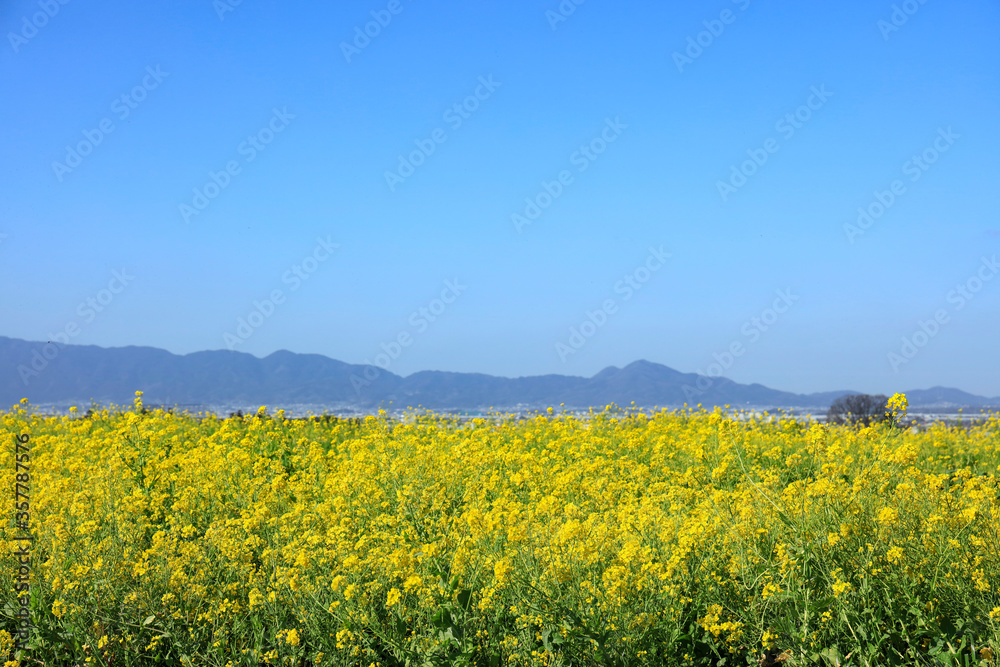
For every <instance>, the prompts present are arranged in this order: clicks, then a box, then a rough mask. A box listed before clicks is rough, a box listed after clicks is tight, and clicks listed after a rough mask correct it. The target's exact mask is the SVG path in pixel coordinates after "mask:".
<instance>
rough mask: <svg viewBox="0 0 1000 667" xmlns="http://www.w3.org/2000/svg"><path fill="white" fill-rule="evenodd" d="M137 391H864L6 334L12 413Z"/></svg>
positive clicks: (1, 369)
mask: <svg viewBox="0 0 1000 667" xmlns="http://www.w3.org/2000/svg"><path fill="white" fill-rule="evenodd" d="M46 355H48V356H46ZM366 371H367V375H366ZM375 371H377V372H375ZM137 389H138V390H142V391H143V392H144V398H145V401H146V402H147V403H149V404H164V405H173V404H203V405H207V404H247V405H269V406H275V407H280V406H281V405H288V404H292V403H313V404H328V405H329V404H341V405H353V406H357V407H359V408H373V407H376V406H381V405H387V404H388V403H390V402H391V403H392V404H393V406H394V407H397V408H402V407H409V406H413V407H415V406H418V405H419V406H423V407H425V408H433V409H460V410H461V409H469V410H471V409H483V408H490V407H493V408H510V407H515V406H525V407H533V408H537V407H547V406H557V405H559V404H561V403H562V404H565V405H566V406H567V407H570V408H587V407H595V408H602V407H604V406H605V405H608V404H610V403H616V404H618V405H621V406H627V405H630V404H631V403H632V402H635V404H636V405H639V406H660V407H679V406H681V405H683V404H684V403H687V404H688V405H692V406H693V405H696V404H698V403H701V404H702V405H704V406H706V407H710V406H714V405H731V406H734V407H735V406H753V407H774V406H781V407H802V408H825V407H826V406H828V405H829V404H830V403H831V402H832V401H833V400H834V399H836V398H837V397H838V396H841V395H843V394H847V393H855V392H852V391H847V390H844V391H832V392H817V393H814V394H795V393H791V392H785V391H780V390H777V389H771V388H769V387H765V386H763V385H760V384H739V383H736V382H733V381H732V380H729V379H727V378H708V377H705V376H699V375H697V374H694V373H682V372H680V371H677V370H674V369H672V368H669V367H667V366H663V365H661V364H656V363H652V362H649V361H643V360H640V361H635V362H633V363H631V364H629V365H628V366H625V367H624V368H618V367H616V366H609V367H608V368H605V369H604V370H602V371H600V372H599V373H597V374H596V375H594V376H593V377H590V378H584V377H579V376H570V375H539V376H530V377H518V378H505V377H497V376H492V375H485V374H481V373H452V372H446V371H420V372H417V373H413V374H412V375H409V376H407V377H401V376H399V375H396V374H394V373H390V372H388V371H385V370H382V369H377V368H375V367H372V366H365V365H358V364H348V363H345V362H342V361H337V360H336V359H331V358H329V357H325V356H323V355H318V354H296V353H293V352H289V351H287V350H279V351H277V352H274V353H272V354H270V355H268V356H267V357H264V358H263V359H261V358H258V357H254V356H253V355H251V354H247V353H244V352H233V351H229V350H212V351H203V352H194V353H191V354H186V355H175V354H173V353H171V352H167V351H166V350H161V349H158V348H152V347H137V346H128V347H118V348H102V347H97V346H94V345H56V344H52V343H49V344H46V343H43V342H30V341H25V340H20V339H15V338H7V337H3V336H0V405H12V404H13V403H16V402H17V401H18V400H20V399H21V398H22V397H26V398H28V399H29V400H30V401H31V402H32V403H35V404H65V403H77V404H80V405H88V404H89V403H90V402H91V400H94V401H97V402H99V403H109V402H114V403H124V404H127V403H130V402H131V400H132V398H133V396H134V392H135V391H136V390H137ZM906 394H907V396H908V397H909V400H910V405H911V406H913V407H948V408H954V407H963V406H964V407H969V408H978V407H988V406H1000V398H986V397H982V396H975V395H973V394H969V393H967V392H964V391H961V390H959V389H951V388H947V387H932V388H930V389H923V390H911V391H907V392H906Z"/></svg>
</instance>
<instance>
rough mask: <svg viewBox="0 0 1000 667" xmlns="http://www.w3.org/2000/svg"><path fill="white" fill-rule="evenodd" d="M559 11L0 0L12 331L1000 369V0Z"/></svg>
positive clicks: (468, 366) (687, 364)
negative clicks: (733, 349)
mask: <svg viewBox="0 0 1000 667" xmlns="http://www.w3.org/2000/svg"><path fill="white" fill-rule="evenodd" d="M46 7H48V11H49V13H50V14H52V16H47V15H45V14H44V12H45V8H46ZM559 7H560V4H559V2H557V1H556V0H548V1H541V2H518V3H501V2H497V1H493V2H489V1H482V2H474V3H466V4H461V3H459V4H454V3H451V4H449V5H447V6H444V5H440V4H435V3H430V2H416V1H413V0H398V2H388V0H385V1H383V0H377V1H366V2H352V3H328V4H326V3H324V4H319V3H313V4H311V5H305V6H303V5H301V4H297V3H291V4H282V5H274V4H273V3H264V2H259V1H258V0H243V1H242V2H241V3H240V4H238V5H232V6H229V5H224V4H223V0H220V1H219V2H216V3H214V4H213V2H212V0H198V1H189V0H178V1H177V2H171V3H103V4H102V3H86V2H80V1H79V0H71V1H69V2H68V3H67V4H58V2H56V0H52V2H51V6H48V5H46V2H45V1H44V0H43V2H42V3H39V2H38V0H35V1H27V0H16V1H14V2H7V3H4V4H3V7H2V8H0V27H2V32H3V37H4V39H3V43H2V44H0V72H2V75H0V98H2V99H3V100H4V102H3V104H2V105H0V183H2V186H0V234H3V235H4V236H0V280H2V284H3V290H2V295H0V322H2V326H0V335H7V336H12V337H17V338H26V339H30V340H48V339H49V338H51V337H53V336H55V335H56V334H58V333H59V332H61V331H62V332H65V331H66V329H67V327H69V329H70V330H72V331H74V332H75V333H74V334H73V335H69V334H65V337H66V338H67V339H69V340H71V342H73V343H79V344H95V345H101V346H122V345H149V346H155V347H161V348H165V349H167V350H170V351H172V352H175V353H189V352H194V351H198V350H205V349H224V348H226V347H229V346H232V347H233V349H237V350H241V351H245V352H250V353H252V354H255V355H257V356H265V355H267V354H270V353H271V352H273V351H275V350H279V349H288V350H292V351H294V352H309V353H320V354H324V355H328V356H331V357H334V358H336V359H340V360H343V361H347V362H353V363H363V362H365V361H366V360H367V361H369V362H373V363H374V361H375V357H376V355H377V354H378V353H379V352H380V351H381V349H382V348H383V344H385V348H388V349H389V350H390V351H391V352H394V351H395V348H394V346H393V345H391V344H390V341H394V340H397V339H398V338H399V337H400V336H401V335H402V337H403V339H404V341H408V342H409V345H408V346H407V347H401V348H400V350H399V354H398V356H396V358H394V359H391V360H390V363H389V364H388V367H389V370H391V371H393V372H396V373H399V374H401V375H407V374H409V373H412V372H415V371H418V370H424V369H439V370H452V371H478V372H485V373H491V374H497V375H505V376H519V375H537V374H544V373H563V374H571V375H585V376H589V375H592V374H593V373H595V372H597V371H599V370H600V369H602V368H604V367H606V366H609V365H617V366H623V365H625V364H628V363H629V362H631V361H634V360H636V359H640V358H643V359H648V360H651V361H655V362H658V363H662V364H666V365H668V366H671V367H673V368H676V369H678V370H681V371H698V370H700V371H702V372H706V371H707V369H708V367H709V364H711V363H712V362H713V360H714V358H715V357H714V356H713V355H718V356H719V357H720V358H721V359H722V360H723V364H725V365H726V366H727V368H726V369H725V375H726V376H728V377H731V378H732V379H734V380H736V381H739V382H760V383H763V384H765V385H769V386H772V387H775V388H779V389H786V390H792V391H802V392H807V391H822V390H833V389H856V390H860V391H870V392H885V393H891V392H893V391H897V390H904V389H910V388H924V387H929V386H932V385H939V384H940V385H948V386H955V387H959V388H962V389H965V390H967V391H972V392H976V393H980V394H987V395H991V396H995V395H1000V349H998V340H1000V336H998V335H997V332H998V330H1000V275H998V276H994V275H993V274H994V273H996V272H997V269H994V268H991V267H990V265H988V264H986V265H984V264H983V258H984V257H985V258H986V259H987V260H989V259H990V258H991V257H994V256H996V255H998V254H1000V217H998V213H1000V199H998V192H1000V188H998V185H997V184H998V182H1000V161H998V155H1000V124H998V122H997V121H998V119H1000V105H998V91H1000V85H998V69H1000V42H998V40H997V34H998V30H1000V9H998V6H997V5H996V3H994V2H989V1H988V0H974V1H957V2H949V3H945V2H942V1H940V0H928V1H926V2H924V3H923V4H920V2H918V0H912V1H911V2H910V3H909V4H907V5H906V7H905V8H906V9H909V10H910V12H911V13H910V14H906V13H904V12H903V8H902V6H900V7H901V8H900V10H899V12H898V13H897V14H896V16H895V17H894V16H893V11H894V10H893V3H892V2H889V1H888V0H887V1H886V2H860V1H849V2H839V3H800V4H798V5H794V6H789V4H788V3H778V2H773V1H767V0H750V1H749V2H747V0H739V2H730V1H729V0H725V1H724V0H716V1H714V2H696V3H662V2H647V1H640V2H632V3H611V2H601V1H599V0H589V1H588V2H584V3H583V4H581V5H579V6H576V5H573V4H572V3H571V2H564V3H563V7H564V8H569V7H575V11H573V12H572V13H571V14H570V15H568V16H561V15H557V14H555V12H558V11H559ZM228 9H231V11H227V10H228ZM373 12H374V15H373ZM394 12H395V13H394ZM563 18H565V20H557V19H563ZM894 19H895V23H893V20H894ZM904 19H905V21H904ZM377 20H381V21H382V22H383V23H385V25H384V26H382V25H377V24H376V23H371V22H373V21H377ZM880 22H881V23H880ZM366 23H371V25H368V26H367V29H368V31H369V32H370V33H372V34H374V35H375V36H374V37H370V38H369V37H365V38H358V37H357V35H358V33H359V32H360V33H362V34H363V33H364V31H365V29H366ZM38 25H40V26H41V27H37V26H38ZM713 32H714V33H716V34H713ZM689 39H690V41H689ZM355 40H357V41H356V42H355ZM699 41H700V42H701V43H702V46H698V42H699ZM344 44H347V45H349V46H350V47H351V48H345V47H344V46H343V45H344ZM692 45H693V46H692ZM699 50H700V51H699ZM685 52H686V53H685ZM675 54H679V55H675ZM682 56H683V57H682ZM685 58H687V60H685ZM483 82H485V83H483ZM815 91H819V93H820V94H819V95H817V94H816V92H815ZM477 94H478V98H477V97H476V95H477ZM123 96H124V99H123ZM456 104H457V105H459V107H458V110H456V109H455V105H456ZM463 105H464V106H463ZM809 105H811V106H812V108H810V106H809ZM788 114H791V120H788V119H786V115H788ZM796 114H798V118H797V119H796ZM102 124H103V128H104V129H105V130H106V129H109V128H110V130H111V131H110V132H106V131H102V129H101V128H102ZM251 137H252V141H251V140H250V139H251ZM98 139H99V141H98ZM268 142H269V143H268ZM255 144H256V147H255ZM420 145H422V146H423V147H424V149H423V150H424V151H425V152H427V153H429V154H427V155H424V154H421V153H417V154H414V156H413V157H414V162H419V163H420V164H419V165H418V166H415V167H412V173H411V171H410V169H411V167H410V166H408V165H406V164H404V165H401V164H400V159H401V158H400V156H401V155H402V156H404V159H405V160H406V161H407V162H409V156H410V155H411V153H413V151H418V150H421V149H419V148H418V146H420ZM935 145H936V147H935ZM431 147H432V148H433V152H431V151H430V148H431ZM581 147H583V148H586V152H582V151H581ZM925 151H926V159H927V160H931V159H933V163H932V164H931V163H929V162H925V161H923V160H924V159H925V158H921V157H920V156H921V155H922V154H924V153H925ZM68 153H70V154H68ZM80 153H89V154H86V155H80ZM74 154H75V155H74ZM754 156H756V158H757V160H758V162H762V164H760V165H759V166H758V165H757V164H754V163H752V162H750V163H746V164H745V165H743V163H744V161H746V160H751V159H752V158H753V157H754ZM914 156H917V158H918V159H920V160H921V162H920V165H922V166H920V165H917V164H916V163H914V162H912V158H913V157H914ZM251 158H252V159H251ZM764 158H766V161H765V159H764ZM74 165H75V166H74ZM741 165H742V167H741ZM227 167H229V168H231V170H232V173H226V169H227ZM734 167H735V168H736V169H737V170H740V169H741V168H742V169H743V170H744V171H745V172H747V173H750V175H749V176H746V177H744V175H743V174H737V175H736V176H734V175H733V168H734ZM387 172H394V173H395V176H390V177H387ZM561 172H565V173H562V177H563V179H564V181H563V182H562V183H560V181H559V178H560V174H561ZM211 173H214V174H215V179H216V181H217V182H219V183H221V184H224V185H225V187H222V188H220V187H218V186H216V185H215V184H214V183H213V181H212V177H211V175H210V174H211ZM744 178H745V182H744V180H743V179H744ZM730 179H732V180H730ZM543 181H544V182H545V183H547V184H548V188H549V190H550V191H551V192H552V193H556V194H557V196H555V197H554V198H553V197H551V196H550V195H549V194H548V193H547V192H546V190H545V187H544V185H543ZM894 181H898V182H897V183H896V184H895V185H896V189H897V193H898V194H893V193H892V187H893V182H894ZM720 182H725V183H727V184H728V187H721V188H720ZM560 188H561V190H560ZM195 189H197V190H198V191H199V192H200V193H201V194H202V195H205V194H208V195H214V196H213V197H212V198H211V199H208V198H206V199H205V200H201V199H200V198H199V196H196V195H195V192H194V191H195ZM206 189H207V193H206V192H205V190H206ZM876 192H880V193H882V195H881V196H882V199H883V201H884V202H885V203H887V202H889V200H890V198H892V201H891V203H889V204H888V205H887V206H886V207H885V208H884V210H882V211H880V208H879V207H880V206H882V204H879V203H878V198H877V196H876ZM526 198H529V199H533V200H536V201H537V202H538V203H539V204H542V205H544V206H545V207H544V208H541V207H539V209H538V211H534V210H533V209H531V207H529V205H528V204H527V203H526V202H525V200H526ZM197 206H201V208H200V209H199V208H198V207H197ZM184 207H189V208H184ZM859 207H864V208H870V209H871V210H872V211H873V212H875V213H880V212H881V215H880V217H878V218H877V219H872V221H871V224H867V223H866V224H867V228H865V229H862V228H860V227H859V228H857V230H855V231H852V228H850V227H847V228H846V229H845V225H849V224H855V225H856V224H857V218H858V209H859ZM535 213H539V214H538V215H535ZM514 214H518V215H520V216H524V217H523V220H524V223H523V224H522V223H520V222H518V220H520V219H518V218H515V219H512V215H514ZM529 214H530V215H533V216H534V219H533V220H529V219H528V217H527V216H528V215H529ZM856 232H860V233H856ZM849 237H850V238H849ZM317 239H322V240H323V241H324V242H325V243H326V244H335V245H337V246H338V247H337V248H336V249H335V250H334V251H332V253H331V252H330V251H328V250H327V249H324V247H323V245H322V244H320V242H319V241H318V240H317ZM661 246H662V250H660V248H661ZM651 247H652V248H653V249H654V250H656V251H657V252H658V253H665V254H669V258H666V259H663V258H662V257H660V258H657V257H653V256H651V250H650V248H651ZM310 258H311V259H310ZM321 260H322V261H321ZM294 266H299V267H300V268H299V272H300V273H301V274H302V275H303V276H306V277H307V279H305V280H303V279H302V278H301V277H299V276H297V275H296V274H295V273H294V269H293V267H294ZM654 267H655V269H656V270H650V269H651V268H654ZM123 269H124V275H123V276H122V277H123V279H124V280H123V281H122V280H119V279H117V278H115V276H114V274H113V273H112V272H113V271H118V272H119V273H121V272H122V270H123ZM310 270H312V272H311V273H310ZM977 273H978V274H979V276H980V277H977ZM625 276H631V278H630V280H632V281H633V282H634V283H635V284H636V285H639V286H640V288H639V289H633V288H632V287H629V286H628V283H627V282H625V280H624V279H625ZM987 276H988V277H989V278H990V279H988V280H983V278H985V277H987ZM994 277H996V278H997V279H995V280H993V279H992V278H994ZM448 280H451V281H456V280H457V283H458V285H457V288H458V289H457V290H452V291H447V290H448V289H449V288H448V287H446V283H445V281H448ZM642 280H645V282H640V281H642ZM970 280H971V284H970V282H969V281H970ZM959 285H962V286H963V289H965V290H967V292H968V296H969V297H970V298H966V297H964V296H962V295H961V294H960V292H958V291H956V289H957V287H958V286H959ZM102 290H107V291H103V292H102ZM275 290H280V292H281V293H280V295H279V296H280V300H281V303H277V304H275V305H274V307H273V312H272V309H271V307H269V306H268V305H267V304H266V303H263V301H264V300H266V299H269V296H270V295H271V294H272V292H274V291H275ZM778 290H790V293H791V299H790V300H788V301H787V302H779V303H778V306H779V308H780V309H781V310H784V312H782V313H777V312H769V311H768V310H767V309H768V308H771V307H772V306H773V305H774V302H775V300H776V299H778V296H777V291H778ZM974 290H978V291H974ZM115 292H117V293H115ZM442 292H444V296H445V297H447V300H450V301H451V303H445V301H437V302H436V301H435V299H440V298H441V296H442ZM456 293H457V296H456ZM88 299H91V300H93V303H92V304H91V305H87V300H88ZM255 300H256V301H257V302H259V303H260V304H261V305H260V308H261V309H262V310H263V311H266V313H269V316H267V317H264V316H263V315H256V316H253V318H252V320H251V322H248V324H247V325H246V327H243V328H242V329H241V328H240V327H239V326H238V322H239V318H244V319H245V320H246V319H249V318H251V313H252V312H253V311H254V308H255V306H254V301H255ZM102 301H103V302H104V303H101V302H102ZM606 302H610V308H609V311H610V312H604V313H598V312H596V311H598V310H599V309H603V308H604V306H605V304H606ZM786 303H790V305H786ZM94 304H96V306H94ZM98 307H99V308H100V310H98ZM421 308H424V309H430V310H428V311H427V315H430V317H433V318H434V319H433V321H431V319H430V317H427V316H425V315H424V314H421V313H420V309H421ZM434 312H436V313H438V314H437V315H433V313H434ZM588 312H589V313H592V314H593V320H595V321H597V322H599V323H600V324H601V326H597V325H596V324H595V325H585V324H584V322H586V321H588ZM936 315H938V316H940V317H939V319H940V322H939V323H937V326H935V325H934V324H927V321H929V320H934V318H935V316H936ZM755 317H756V318H758V319H759V318H761V317H763V318H764V322H770V324H769V325H764V326H766V331H765V330H764V328H763V326H761V327H759V326H758V325H757V324H756V323H754V321H753V320H752V318H755ZM922 321H923V322H925V325H924V327H925V329H927V330H928V331H931V332H933V335H928V334H921V333H918V332H921V328H920V322H922ZM764 322H761V324H764ZM252 323H256V324H258V325H259V326H251V324H252ZM571 327H575V328H576V330H577V331H581V328H582V330H583V331H582V333H580V334H579V336H578V337H574V336H573V335H572V332H571ZM241 332H242V333H241ZM247 333H249V334H250V335H249V336H248V337H245V339H242V338H243V334H247ZM227 334H228V337H227ZM586 334H592V335H589V336H588V335H586ZM915 334H916V340H915V341H914V335H915ZM236 336H240V337H241V338H240V339H237V338H235V337H236ZM904 337H905V338H907V340H908V341H910V344H913V348H912V349H911V348H907V347H906V345H904V342H903V338H904ZM234 340H235V342H234ZM581 343H582V345H581ZM733 344H739V345H742V347H739V346H737V349H741V350H742V354H741V355H740V356H738V357H735V358H733V359H732V360H731V363H729V361H730V360H729V359H728V358H726V356H725V354H724V352H725V351H726V350H727V349H728V348H730V346H732V345H733ZM890 354H894V355H897V357H896V359H897V361H896V362H895V363H894V362H893V361H892V359H891V357H890ZM384 361H385V358H383V362H384Z"/></svg>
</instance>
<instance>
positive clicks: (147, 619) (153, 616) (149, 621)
mask: <svg viewBox="0 0 1000 667" xmlns="http://www.w3.org/2000/svg"><path fill="white" fill-rule="evenodd" d="M155 620H156V614H153V615H152V616H147V617H146V620H145V621H143V622H142V625H143V626H147V625H149V624H150V623H152V622H153V621H155Z"/></svg>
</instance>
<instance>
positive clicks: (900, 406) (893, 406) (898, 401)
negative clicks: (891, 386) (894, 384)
mask: <svg viewBox="0 0 1000 667" xmlns="http://www.w3.org/2000/svg"><path fill="white" fill-rule="evenodd" d="M909 405H910V404H909V402H908V401H907V400H906V394H893V395H892V398H890V399H889V400H888V401H887V402H886V406H885V407H886V410H887V411H888V412H889V413H890V414H893V415H896V416H897V417H898V416H900V415H902V414H903V413H905V412H906V409H907V408H908V407H909Z"/></svg>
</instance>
